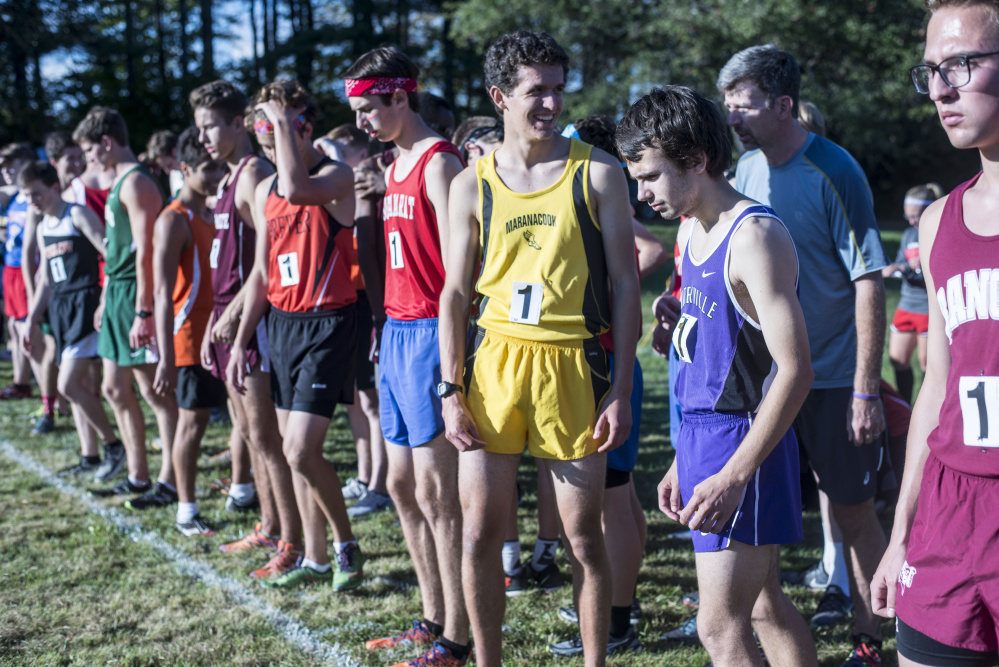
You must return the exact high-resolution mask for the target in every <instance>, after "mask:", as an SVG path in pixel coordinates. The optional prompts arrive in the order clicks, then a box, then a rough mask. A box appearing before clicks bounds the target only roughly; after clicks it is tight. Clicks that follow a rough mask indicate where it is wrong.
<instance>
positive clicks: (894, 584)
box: [871, 544, 906, 618]
mask: <svg viewBox="0 0 999 667" xmlns="http://www.w3.org/2000/svg"><path fill="white" fill-rule="evenodd" d="M905 551H906V545H904V544H889V545H888V549H887V550H886V551H885V555H884V556H882V558H881V564H880V565H878V569H877V571H876V572H875V573H874V579H873V580H872V581H871V611H873V612H874V613H875V614H877V615H878V616H884V617H885V618H895V594H896V593H897V592H898V578H899V575H900V574H901V572H902V568H903V567H904V566H905Z"/></svg>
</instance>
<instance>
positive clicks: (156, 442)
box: [149, 436, 163, 452]
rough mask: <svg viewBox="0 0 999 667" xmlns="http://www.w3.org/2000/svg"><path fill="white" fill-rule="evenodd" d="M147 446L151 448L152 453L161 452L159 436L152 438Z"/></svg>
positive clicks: (161, 442)
mask: <svg viewBox="0 0 999 667" xmlns="http://www.w3.org/2000/svg"><path fill="white" fill-rule="evenodd" d="M149 446H150V447H151V448H152V450H153V451H154V452H162V451H163V440H162V439H161V438H160V436H156V437H155V438H153V440H152V442H150V443H149Z"/></svg>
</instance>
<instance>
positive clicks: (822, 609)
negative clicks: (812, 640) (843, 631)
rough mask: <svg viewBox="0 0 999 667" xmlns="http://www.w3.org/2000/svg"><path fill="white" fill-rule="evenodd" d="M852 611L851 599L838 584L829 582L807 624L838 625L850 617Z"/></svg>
mask: <svg viewBox="0 0 999 667" xmlns="http://www.w3.org/2000/svg"><path fill="white" fill-rule="evenodd" d="M852 611H853V601H852V600H851V599H850V596H849V595H847V594H846V593H844V592H843V589H841V588H840V587H839V586H837V585H835V584H830V585H829V588H827V589H826V594H825V595H823V596H822V599H821V600H819V606H818V608H816V610H815V615H814V616H812V620H811V622H810V623H809V625H811V626H812V628H813V629H815V628H824V627H831V626H833V625H839V624H840V623H844V622H846V621H847V620H849V619H850V613H851V612H852Z"/></svg>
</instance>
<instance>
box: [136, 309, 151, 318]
mask: <svg viewBox="0 0 999 667" xmlns="http://www.w3.org/2000/svg"><path fill="white" fill-rule="evenodd" d="M135 316H136V317H138V318H139V319H140V320H145V319H148V318H150V317H152V316H153V311H151V310H137V311H135Z"/></svg>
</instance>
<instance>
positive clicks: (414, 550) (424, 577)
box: [387, 444, 460, 625]
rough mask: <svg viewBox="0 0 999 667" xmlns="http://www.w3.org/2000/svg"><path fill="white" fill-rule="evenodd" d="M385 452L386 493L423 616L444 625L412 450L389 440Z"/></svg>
mask: <svg viewBox="0 0 999 667" xmlns="http://www.w3.org/2000/svg"><path fill="white" fill-rule="evenodd" d="M449 446H450V445H449ZM452 449H453V448H452ZM387 453H388V459H389V466H388V468H389V470H388V490H389V495H391V496H392V502H394V503H395V508H396V511H398V512H399V524H400V525H401V526H402V534H403V536H404V537H405V538H406V546H407V547H408V549H409V557H410V559H412V561H413V569H414V570H415V571H416V581H417V582H418V583H419V585H420V596H421V597H422V598H423V617H424V618H425V619H426V620H428V621H430V622H432V623H436V624H437V625H444V621H445V620H446V614H445V605H444V591H443V589H442V587H441V580H440V576H439V575H438V572H440V566H439V565H438V563H437V551H438V550H437V546H436V545H435V544H434V533H433V531H432V530H431V527H430V523H429V522H428V521H427V517H426V516H425V515H424V514H423V511H422V509H421V508H420V503H419V501H418V500H417V499H416V473H415V471H414V464H413V450H411V449H410V448H409V447H407V446H403V445H394V444H390V445H389V446H388V452H387ZM456 571H459V572H460V570H456Z"/></svg>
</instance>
